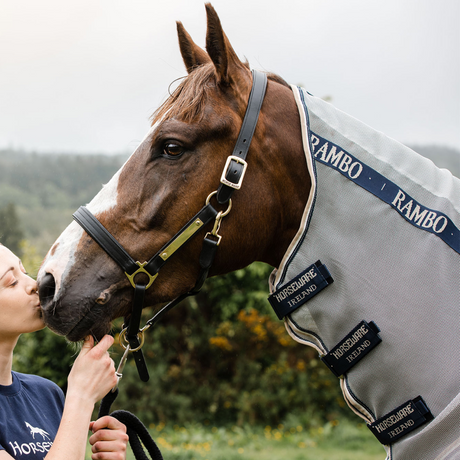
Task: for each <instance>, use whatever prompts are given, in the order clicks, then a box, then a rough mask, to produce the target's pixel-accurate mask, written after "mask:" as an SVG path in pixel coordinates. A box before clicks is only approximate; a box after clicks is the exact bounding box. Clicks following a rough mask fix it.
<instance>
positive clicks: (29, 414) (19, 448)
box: [0, 372, 64, 460]
mask: <svg viewBox="0 0 460 460" xmlns="http://www.w3.org/2000/svg"><path fill="white" fill-rule="evenodd" d="M12 374H13V383H12V385H8V386H3V385H0V450H6V451H7V452H8V453H9V454H10V455H11V456H12V457H13V458H16V459H19V458H20V459H24V460H41V459H43V458H44V457H45V456H46V454H47V453H48V451H49V450H50V448H51V445H52V444H53V441H54V438H55V437H56V433H57V431H58V428H59V423H60V422H61V417H62V411H63V409H64V394H63V392H62V391H61V389H60V388H59V387H58V386H57V385H56V384H55V383H53V382H51V381H50V380H47V379H44V378H42V377H38V376H36V375H28V374H20V373H18V372H13V373H12Z"/></svg>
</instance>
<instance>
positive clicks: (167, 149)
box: [163, 142, 184, 157]
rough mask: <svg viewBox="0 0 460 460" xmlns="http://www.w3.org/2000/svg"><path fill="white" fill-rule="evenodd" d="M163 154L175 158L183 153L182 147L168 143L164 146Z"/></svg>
mask: <svg viewBox="0 0 460 460" xmlns="http://www.w3.org/2000/svg"><path fill="white" fill-rule="evenodd" d="M163 152H164V153H165V154H166V155H170V156H173V157H177V156H179V155H181V154H182V153H184V148H183V147H182V145H179V144H174V143H173V142H168V143H167V144H165V146H164V148H163Z"/></svg>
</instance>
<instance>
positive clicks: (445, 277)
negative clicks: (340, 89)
mask: <svg viewBox="0 0 460 460" xmlns="http://www.w3.org/2000/svg"><path fill="white" fill-rule="evenodd" d="M293 91H294V94H295V98H296V101H297V106H298V109H299V115H300V118H301V122H302V130H303V133H302V135H303V144H304V151H305V158H306V162H307V165H308V168H309V171H310V174H311V177H312V189H311V191H310V194H309V199H308V203H307V207H306V209H305V212H304V215H303V220H302V225H301V228H300V229H299V232H298V233H297V236H296V238H295V239H294V240H293V241H292V243H291V246H290V248H289V249H288V252H287V253H286V254H285V256H284V259H283V261H282V264H281V266H280V267H279V268H278V269H277V270H275V271H274V272H273V274H272V276H271V279H270V289H271V292H272V293H275V291H276V292H280V291H282V290H283V288H284V287H286V286H289V283H290V281H291V280H293V279H295V277H296V276H297V275H299V273H301V272H303V271H304V270H305V269H306V268H307V267H310V266H311V265H312V264H313V263H314V262H315V261H317V260H320V261H321V263H322V264H324V265H325V266H326V267H327V269H328V270H329V272H330V275H331V276H332V278H333V283H332V284H330V285H328V286H327V287H326V288H324V289H323V290H322V291H321V292H319V293H318V294H317V295H315V296H313V297H311V298H309V300H308V301H306V302H305V301H304V299H303V298H302V296H299V295H298V296H297V297H292V296H291V300H290V303H289V305H288V307H287V308H288V309H289V308H290V307H292V311H289V312H287V313H285V314H286V316H285V324H286V328H287V330H288V332H289V334H290V335H291V336H292V337H293V338H294V339H295V340H297V341H298V342H300V343H303V344H307V345H310V346H313V347H314V348H316V349H317V350H318V352H319V353H320V355H321V356H322V357H324V356H325V355H326V358H327V356H328V353H329V356H330V355H331V352H332V353H334V354H335V356H339V355H340V356H342V355H345V356H342V358H346V359H347V360H348V361H349V362H352V364H353V365H352V366H351V367H350V368H347V370H346V372H343V375H341V378H340V384H341V387H342V391H343V394H344V397H345V399H346V401H347V403H348V405H349V406H350V407H351V408H352V410H354V411H355V412H356V413H357V414H358V415H360V416H361V417H362V418H363V419H365V420H366V422H367V423H368V424H369V425H372V427H373V430H372V431H373V432H374V434H376V436H377V437H378V438H379V440H380V441H381V442H382V444H385V445H386V447H385V448H386V450H387V454H388V457H387V458H388V459H391V460H422V459H426V460H433V459H437V458H439V459H441V458H442V459H453V458H460V352H459V350H460V333H459V325H460V300H459V299H460V255H459V251H460V232H459V230H458V229H459V228H460V180H459V179H457V178H456V177H454V176H452V175H451V174H450V173H449V172H448V171H447V170H442V169H438V168H437V167H436V166H435V165H434V164H433V163H432V162H431V161H430V160H427V159H425V158H423V157H422V156H420V155H418V154H416V153H415V152H413V151H412V150H410V149H408V148H406V147H405V146H403V145H401V144H399V143H397V142H395V141H394V140H392V139H389V138H387V137H386V136H384V135H383V134H381V133H379V132H377V131H375V130H373V129H371V128H369V127H368V126H366V125H364V124H363V123H361V122H359V121H357V120H355V119H354V118H352V117H350V116H348V115H346V114H344V113H342V112H340V111H339V110H337V109H335V108H334V107H332V106H331V105H330V104H328V103H326V102H324V101H322V100H321V99H318V98H316V97H313V96H311V95H310V94H308V93H307V92H306V91H305V90H303V89H301V88H297V87H293ZM306 193H307V192H306ZM303 279H304V280H305V279H308V277H307V278H305V276H304V277H303ZM300 284H302V283H300ZM295 286H296V287H295V288H292V286H291V288H292V289H291V291H295V289H297V287H298V286H299V285H298V284H296V285H295ZM291 291H288V290H285V291H284V292H285V293H286V292H291ZM299 292H301V291H299ZM305 296H306V297H308V295H306V294H305ZM271 297H273V294H272V296H271ZM296 299H297V300H296ZM282 316H284V315H282ZM363 321H365V323H362V322H363ZM370 322H374V323H375V325H376V326H377V328H376V330H375V331H374V332H373V336H374V338H375V337H377V338H378V340H376V342H378V343H376V344H375V345H372V347H369V349H366V347H368V346H369V343H370V342H369V341H368V340H367V339H366V337H364V338H363V334H361V332H362V331H363V330H364V331H365V332H366V331H367V329H366V328H368V327H369V324H368V323H370ZM363 324H364V325H363ZM378 330H380V332H378ZM360 331H361V332H360ZM360 334H361V335H360ZM344 338H345V339H347V340H345V339H344ZM365 339H366V340H365ZM337 350H339V351H337ZM363 350H364V351H365V353H364V352H362V351H363ZM366 353H367V354H366ZM361 355H363V356H361ZM355 358H358V359H355ZM337 375H340V372H339V373H338V374H337ZM418 397H421V398H418ZM419 400H421V402H417V401H419ZM416 406H417V407H418V409H417V407H416ZM420 408H422V411H421V412H420V410H419V409H420ZM415 413H416V415H417V416H416V415H415Z"/></svg>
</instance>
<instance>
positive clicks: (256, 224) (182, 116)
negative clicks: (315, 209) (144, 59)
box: [38, 4, 310, 341]
mask: <svg viewBox="0 0 460 460" xmlns="http://www.w3.org/2000/svg"><path fill="white" fill-rule="evenodd" d="M206 12H207V35H206V51H205V50H204V49H202V48H200V47H199V46H197V45H196V44H195V43H194V42H193V40H192V39H191V37H190V35H189V34H188V33H187V31H186V30H185V29H184V27H183V25H182V24H181V23H180V22H178V23H177V31H178V37H179V45H180V51H181V54H182V57H183V60H184V63H185V66H186V69H187V76H186V77H185V78H183V79H182V81H181V83H180V84H179V85H178V87H177V89H176V90H175V91H174V92H173V93H172V94H171V96H170V97H169V98H168V99H167V100H166V101H165V102H164V104H163V105H162V106H161V107H160V108H159V109H158V110H157V111H156V112H155V114H154V115H153V121H152V126H151V128H150V130H149V132H148V133H147V135H146V137H145V138H144V140H143V141H142V142H141V143H140V145H139V147H138V148H137V149H136V150H135V152H134V153H133V154H132V155H131V157H130V158H129V159H128V160H127V162H126V163H125V164H124V165H123V166H122V167H121V169H120V170H119V171H118V172H117V173H116V174H115V175H114V176H113V177H112V179H111V180H110V181H109V183H108V184H107V185H105V186H104V187H103V188H102V190H101V191H100V192H99V193H98V194H97V195H96V196H95V197H94V198H93V200H92V201H91V202H90V203H89V204H88V205H87V208H88V210H89V211H90V212H91V213H92V214H93V215H94V216H96V217H97V219H98V220H99V222H100V223H101V224H102V225H103V226H104V227H105V228H106V229H107V230H108V231H109V232H110V233H111V234H112V235H113V236H114V237H115V238H116V239H117V241H118V242H119V243H120V244H121V245H122V246H123V247H124V248H125V249H126V251H127V252H128V253H129V254H130V255H131V256H132V258H133V259H134V260H138V261H146V260H148V259H150V258H151V257H152V256H153V255H154V254H155V253H157V251H159V249H160V248H162V247H163V246H164V245H165V244H167V243H168V241H170V240H171V238H173V237H174V235H175V234H177V232H178V231H179V230H180V229H181V228H182V227H183V226H184V224H185V223H187V222H188V221H189V219H190V218H191V217H192V216H193V215H195V214H196V213H197V212H198V211H199V210H200V208H202V207H203V205H204V204H205V202H206V200H207V199H208V201H209V200H211V202H212V203H213V205H214V207H215V209H216V210H217V211H221V210H222V211H225V210H226V209H228V207H227V205H226V204H225V205H220V204H219V203H218V202H217V201H216V200H215V197H213V196H212V195H211V194H212V192H213V191H215V190H216V189H217V188H218V187H219V184H220V178H221V173H222V171H223V169H224V165H225V163H226V160H227V157H228V156H229V155H231V153H232V150H233V147H234V145H235V142H236V140H237V137H238V133H239V130H240V127H241V125H242V121H243V118H244V115H245V111H246V106H247V102H248V97H249V94H250V91H251V87H252V74H251V71H250V69H249V66H248V64H247V63H244V62H242V61H241V60H240V59H239V58H238V56H237V54H236V53H235V51H234V50H233V48H232V46H231V44H230V42H229V40H228V38H227V36H226V35H225V33H224V31H223V29H222V26H221V23H220V20H219V17H218V16H217V14H216V12H215V10H214V9H213V7H212V6H211V5H210V4H207V5H206ZM248 163H249V166H248V169H247V173H246V175H245V178H244V184H243V186H242V187H241V189H240V190H238V191H237V193H235V194H234V195H233V196H232V201H233V203H232V209H231V212H229V214H228V215H227V216H225V218H224V219H223V220H222V224H221V228H220V235H221V236H222V240H221V243H220V244H219V247H218V249H217V254H216V257H215V261H214V264H213V267H212V269H211V271H210V273H209V275H210V276H214V275H219V274H224V273H227V272H229V271H233V270H236V269H239V268H242V267H244V266H246V265H248V264H250V263H252V262H253V261H256V260H260V261H264V262H266V263H268V264H271V265H273V266H277V265H278V264H279V263H280V261H281V259H282V257H283V255H284V253H285V251H286V249H287V248H288V246H289V244H290V241H291V240H292V238H293V236H294V235H295V233H296V232H297V230H298V228H299V224H300V221H301V218H302V213H303V209H304V206H305V203H306V201H307V198H308V193H309V189H310V181H309V176H308V173H307V170H306V166H305V161H304V156H303V149H302V142H301V135H300V122H299V115H298V111H297V109H296V106H295V100H294V97H293V95H292V91H291V89H290V87H289V86H288V85H287V84H286V83H285V82H284V81H283V80H282V79H281V78H279V77H277V76H275V75H268V84H267V89H266V95H265V99H264V101H263V105H262V109H261V112H260V115H259V119H258V123H257V127H256V129H255V132H254V136H253V139H252V143H251V146H250V149H249V152H248ZM212 228H213V222H210V223H208V224H206V225H205V226H204V228H203V229H200V232H198V233H197V235H199V234H200V233H201V234H202V235H203V236H204V234H205V232H208V231H211V230H212ZM202 241H203V239H202V238H200V237H198V236H194V237H193V238H192V239H191V240H190V241H189V242H187V244H186V245H184V246H182V247H181V248H180V250H178V251H177V253H176V254H174V257H172V258H171V259H170V260H168V262H167V263H166V264H165V265H164V267H163V268H162V269H161V271H160V272H159V274H158V276H157V278H156V279H155V281H154V283H153V285H152V287H150V288H149V289H148V290H147V291H146V303H147V304H148V305H150V306H155V305H158V304H161V303H164V302H167V301H169V300H171V299H174V298H176V297H178V296H179V295H181V294H183V293H185V292H188V291H189V290H190V289H191V288H193V286H194V285H195V283H196V279H197V276H198V274H199V264H198V258H199V254H200V250H201V245H202ZM137 276H138V277H139V278H140V277H142V276H144V275H143V274H138V275H137ZM38 284H39V291H40V299H41V304H42V309H43V314H44V318H45V321H46V323H47V325H48V326H49V327H50V328H51V329H53V330H54V331H55V332H57V333H59V334H62V335H65V336H67V338H68V339H69V340H73V341H76V340H80V339H82V338H83V337H84V336H85V335H87V334H88V333H90V332H91V333H93V334H94V335H95V336H96V337H100V336H102V335H103V334H104V333H106V332H108V330H109V328H110V323H111V321H112V320H113V319H115V318H117V317H120V316H125V315H128V314H129V313H130V308H131V300H132V295H133V293H132V287H131V284H130V282H129V280H128V279H127V277H126V276H125V274H124V273H123V270H121V269H120V267H119V266H118V265H117V264H116V263H115V262H114V261H113V260H112V259H111V258H110V257H109V256H108V255H107V254H106V253H105V252H104V251H103V250H102V249H101V247H100V246H99V245H98V244H97V243H95V242H94V240H93V239H92V238H91V237H90V236H88V234H87V233H86V232H85V231H84V230H83V229H82V228H81V227H80V226H79V225H78V224H77V223H76V222H73V223H71V224H70V225H69V226H68V227H67V229H66V230H65V231H64V232H63V233H62V234H61V236H60V237H59V238H58V239H57V240H56V242H55V243H54V244H53V245H52V247H51V249H50V251H49V253H48V254H47V256H46V258H45V260H44V262H43V264H42V267H41V269H40V272H39V274H38Z"/></svg>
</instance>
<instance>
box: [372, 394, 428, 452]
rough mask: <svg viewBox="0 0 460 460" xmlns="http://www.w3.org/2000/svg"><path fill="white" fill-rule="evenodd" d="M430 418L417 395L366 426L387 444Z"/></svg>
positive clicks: (423, 402) (424, 405)
mask: <svg viewBox="0 0 460 460" xmlns="http://www.w3.org/2000/svg"><path fill="white" fill-rule="evenodd" d="M430 420H433V415H432V414H431V412H430V409H428V407H427V405H426V404H425V401H424V400H423V399H422V397H421V396H418V397H417V398H415V399H412V400H410V401H407V402H406V403H404V404H402V405H401V406H399V407H397V408H396V409H395V410H393V411H391V412H390V413H389V414H386V415H384V416H383V417H381V418H379V419H377V420H376V421H375V422H373V423H371V424H369V425H367V426H368V427H369V429H370V430H371V431H372V433H373V434H374V436H375V437H376V438H377V439H378V440H379V441H380V442H381V443H382V444H385V445H389V444H393V443H394V442H395V441H397V440H398V439H399V438H402V437H403V436H405V435H406V434H409V433H410V432H411V431H413V430H415V429H416V428H418V427H419V426H422V425H423V424H424V423H426V422H428V421H430Z"/></svg>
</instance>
